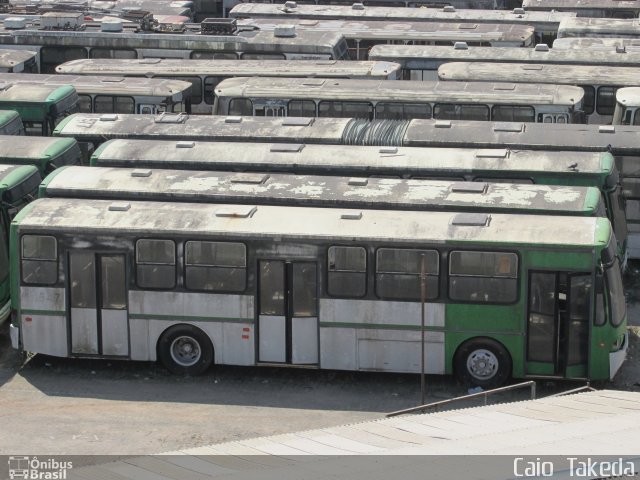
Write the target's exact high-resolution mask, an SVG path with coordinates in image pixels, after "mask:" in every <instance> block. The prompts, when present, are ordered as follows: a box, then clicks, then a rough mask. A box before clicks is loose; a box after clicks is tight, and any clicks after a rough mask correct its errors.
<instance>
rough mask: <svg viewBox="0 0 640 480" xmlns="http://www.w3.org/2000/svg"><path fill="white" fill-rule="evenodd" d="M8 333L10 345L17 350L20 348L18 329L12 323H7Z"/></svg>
mask: <svg viewBox="0 0 640 480" xmlns="http://www.w3.org/2000/svg"><path fill="white" fill-rule="evenodd" d="M9 335H10V336H11V346H12V347H13V348H14V349H16V350H19V349H20V329H19V328H18V327H16V326H15V325H14V324H13V323H11V324H9Z"/></svg>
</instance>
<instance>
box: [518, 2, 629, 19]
mask: <svg viewBox="0 0 640 480" xmlns="http://www.w3.org/2000/svg"><path fill="white" fill-rule="evenodd" d="M522 8H524V9H525V10H529V11H533V12H535V11H550V10H555V11H556V12H576V14H577V15H578V17H594V18H638V14H639V13H640V6H639V5H638V4H637V2H636V1H635V0H580V1H576V0H523V1H522Z"/></svg>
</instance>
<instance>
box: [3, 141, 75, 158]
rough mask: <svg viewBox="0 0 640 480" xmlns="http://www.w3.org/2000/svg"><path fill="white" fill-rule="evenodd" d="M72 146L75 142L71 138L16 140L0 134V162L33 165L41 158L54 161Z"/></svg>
mask: <svg viewBox="0 0 640 480" xmlns="http://www.w3.org/2000/svg"><path fill="white" fill-rule="evenodd" d="M74 147H77V142H76V141H75V140H74V139H73V138H55V137H29V138H28V139H25V141H22V142H16V139H15V137H14V136H11V135H0V162H2V163H19V164H34V165H35V164H36V163H37V162H39V161H40V160H41V159H47V160H49V161H54V160H55V159H56V158H57V157H59V156H60V155H62V154H63V153H65V152H66V151H68V150H69V149H70V148H74Z"/></svg>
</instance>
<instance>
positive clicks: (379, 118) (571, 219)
mask: <svg viewBox="0 0 640 480" xmlns="http://www.w3.org/2000/svg"><path fill="white" fill-rule="evenodd" d="M494 7H495V5H494ZM510 8H511V9H512V11H506V10H505V11H501V12H500V11H481V10H475V11H464V10H458V11H457V10H456V8H452V6H448V7H445V8H444V9H441V8H438V9H429V8H412V6H411V5H406V6H402V7H399V8H395V7H392V8H388V7H374V6H370V5H367V4H354V5H351V6H339V5H333V6H326V5H325V6H317V5H298V4H297V3H295V2H287V4H285V5H274V4H269V3H265V4H261V5H253V4H240V5H237V6H236V7H235V8H233V10H232V11H231V12H230V15H231V16H232V17H233V19H232V20H228V21H225V22H222V21H205V22H202V23H201V24H189V23H182V24H181V25H180V27H179V29H177V31H175V32H173V33H166V32H162V33H161V32H160V31H159V30H157V29H155V30H153V31H149V30H144V29H143V28H139V26H136V25H129V24H127V23H125V22H121V21H119V20H116V21H113V20H108V21H103V22H101V23H100V22H89V23H86V22H84V21H81V20H78V19H76V20H74V17H73V16H72V15H71V16H69V15H67V16H66V17H64V18H63V16H62V15H60V14H55V13H53V14H51V15H49V14H45V15H42V16H41V17H39V18H35V17H34V18H28V19H27V18H25V19H23V20H24V21H23V23H20V22H19V21H18V20H16V19H15V18H13V19H11V20H9V19H5V24H4V30H2V29H0V46H1V47H2V48H9V49H16V48H17V50H16V51H30V52H31V51H33V52H34V53H35V57H34V58H35V62H36V63H35V65H36V67H35V68H34V70H37V71H39V72H42V73H40V74H39V75H40V76H38V77H36V76H34V74H33V73H31V74H28V75H27V76H22V75H21V74H19V73H15V72H14V73H5V74H2V75H6V76H7V77H5V78H4V79H2V78H0V80H3V81H5V82H6V83H7V84H11V85H12V86H13V85H15V87H16V88H14V91H19V90H22V89H24V90H26V89H27V88H26V86H27V85H29V86H30V83H29V82H30V81H31V79H38V83H39V85H40V86H41V87H43V88H44V87H48V86H56V87H57V88H66V89H67V90H68V91H69V92H73V94H74V95H76V100H75V102H74V105H73V106H72V107H70V108H69V109H67V110H66V111H65V113H64V114H62V115H58V116H57V117H55V119H54V120H52V121H51V122H49V123H48V124H47V128H46V129H45V128H42V129H41V130H40V132H39V133H41V134H49V133H52V134H53V136H54V138H53V139H51V138H49V139H46V138H44V139H40V140H41V141H43V142H44V141H45V140H48V141H55V140H57V141H62V140H64V141H67V142H69V145H68V149H67V151H69V152H70V151H71V150H73V152H74V153H73V155H69V158H68V160H69V161H66V162H62V160H60V161H58V162H56V163H53V164H51V163H50V162H48V161H47V162H40V163H38V166H39V167H40V169H38V168H37V167H32V169H33V168H35V173H37V175H38V176H34V177H33V178H32V180H31V183H29V186H28V187H29V188H27V186H26V185H25V187H24V188H23V189H22V190H20V192H21V193H22V195H21V196H20V199H21V201H22V203H20V204H17V203H16V205H17V206H15V207H12V208H11V209H10V210H9V211H7V214H6V219H5V224H4V227H5V230H7V229H8V232H7V233H6V235H7V239H8V240H7V241H8V243H7V244H6V245H5V246H4V248H5V250H6V253H5V256H4V259H5V261H6V263H7V264H8V265H9V268H8V276H7V279H6V282H5V286H6V289H5V298H6V299H8V296H9V293H10V296H11V309H12V312H13V315H12V322H11V327H10V332H11V339H12V344H13V346H14V347H16V348H22V349H24V350H27V351H31V352H38V353H45V354H49V355H55V356H61V357H92V358H96V357H97V358H114V359H133V360H151V361H153V360H160V361H162V363H163V364H164V365H165V366H166V367H167V368H168V369H170V370H171V371H174V372H179V373H188V374H197V373H201V372H203V371H205V370H206V369H207V368H208V367H209V366H210V365H211V364H213V363H218V364H233V365H274V364H275V365H296V366H305V367H311V368H331V369H343V370H375V371H394V372H418V371H420V368H421V366H420V363H421V362H420V352H421V347H422V342H423V341H424V342H425V345H426V352H427V359H426V365H427V373H455V374H456V375H457V376H458V377H459V378H460V379H461V380H462V381H464V382H468V383H473V384H476V385H481V386H483V387H487V386H492V385H497V384H500V383H503V382H504V381H505V380H506V379H507V378H508V377H509V376H513V377H516V378H522V377H545V378H573V379H589V380H595V379H608V378H612V377H613V375H615V373H616V372H617V370H618V369H619V368H620V365H621V363H622V362H623V360H624V358H625V354H626V351H627V348H628V337H627V332H626V309H625V297H624V291H623V286H622V277H621V273H622V270H623V269H624V268H625V265H626V263H627V260H628V259H635V258H640V228H638V226H639V225H640V208H638V205H640V194H636V192H635V190H636V188H635V185H636V183H637V182H638V180H639V179H640V170H639V169H637V168H635V165H636V164H637V161H638V159H639V158H640V151H639V150H640V147H638V142H637V134H638V129H637V127H636V126H635V125H636V122H635V115H636V111H635V109H636V107H637V106H638V102H637V98H638V88H636V87H640V85H637V84H636V83H635V82H636V81H637V80H636V78H637V77H638V76H637V75H635V69H637V68H639V67H638V65H637V64H636V63H634V62H637V61H638V58H637V57H636V55H638V54H637V53H635V50H634V49H635V47H634V45H633V44H632V43H633V42H632V39H631V38H630V37H632V35H633V33H632V32H633V28H631V29H630V30H629V32H631V33H629V34H628V35H627V34H625V35H626V36H627V37H629V38H627V39H622V40H619V41H618V40H612V43H610V44H608V45H609V46H602V47H601V48H600V49H593V51H592V50H589V51H586V50H585V51H584V52H582V53H580V54H579V55H578V56H576V55H575V52H573V51H569V50H567V48H570V47H571V46H570V45H569V46H567V45H565V47H564V49H563V48H561V47H558V49H556V48H555V47H554V48H549V47H550V45H551V44H552V42H555V41H558V42H560V41H565V43H566V41H567V40H568V39H567V37H570V35H571V34H570V28H569V27H571V25H577V24H579V23H580V22H581V21H582V20H589V21H591V20H593V19H584V18H581V17H580V16H579V14H578V13H577V12H530V11H527V10H526V9H525V10H522V8H521V6H517V8H515V9H513V7H510ZM243 12H245V13H243ZM247 12H248V13H247ZM253 12H264V15H262V14H258V13H253ZM314 12H316V13H317V16H314V15H316V13H314ZM445 17H447V18H449V19H450V20H446V19H445ZM61 19H64V20H65V22H66V23H65V24H64V25H63V26H62V25H60V24H59V23H58V24H57V26H56V24H55V22H56V21H57V22H60V21H61ZM454 19H455V20H454ZM480 19H484V20H480ZM620 21H621V22H627V23H629V22H633V20H631V21H629V20H620ZM74 22H76V23H74ZM576 22H577V23H576ZM612 22H613V21H612ZM613 23H615V22H613ZM613 23H612V24H613ZM45 24H47V25H53V26H52V27H50V28H43V26H44V25H45ZM291 25H292V26H291ZM593 25H594V28H595V27H597V26H598V25H597V22H595V23H593ZM62 27H64V28H62ZM625 28H626V27H625ZM178 30H179V31H178ZM601 31H602V30H600V32H601ZM619 31H620V32H624V30H623V29H620V30H619ZM461 42H466V43H461ZM616 42H618V43H616ZM604 43H606V42H603V45H604ZM534 45H535V47H534ZM606 48H609V50H606ZM385 49H386V50H385ZM393 49H396V50H399V51H401V52H406V54H401V55H395V56H394V55H393V54H390V56H389V58H386V59H382V58H378V57H376V55H384V54H385V52H387V53H388V52H392V51H393ZM402 49H406V50H402ZM482 52H484V55H487V57H486V58H491V56H492V55H494V56H495V57H500V58H501V59H502V64H503V65H496V68H489V67H487V66H486V65H484V64H482V63H481V62H482V61H483V60H481V59H479V57H477V59H472V57H473V56H475V55H476V54H478V55H479V54H481V53H482ZM519 52H522V53H519ZM592 52H593V55H592V57H589V58H593V59H594V60H592V61H591V62H589V61H586V60H580V59H581V58H583V59H586V58H587V57H588V56H589V55H591V54H592ZM403 55H405V56H403ZM438 55H441V56H438ZM447 55H449V56H451V57H453V58H448V57H447ZM465 56H466V58H465ZM458 57H459V58H458ZM374 59H375V60H374ZM495 60H496V58H493V61H495ZM420 62H422V63H420ZM452 62H457V63H452ZM461 62H465V63H461ZM582 64H585V65H589V67H584V66H582ZM568 69H571V71H568ZM54 72H56V73H55V74H54ZM532 72H535V73H532ZM9 75H10V77H9ZM535 75H537V76H535ZM463 76H465V78H462V77H463ZM492 76H493V77H492ZM134 77H138V78H134ZM141 77H144V78H141ZM494 77H495V78H494ZM556 77H557V78H558V81H557V82H554V81H553V79H555V78H556ZM529 78H532V79H535V80H534V81H533V82H529V81H526V80H528V79H529ZM5 79H6V80H5ZM412 80H413V81H412ZM545 80H546V81H545ZM153 82H159V83H155V84H154V83H153ZM97 83H99V84H100V85H102V86H104V90H96V89H95V85H96V84H97ZM154 85H155V87H153V88H152V90H151V91H149V90H147V91H146V92H147V96H148V98H147V99H145V100H144V101H143V100H142V95H143V86H144V88H151V86H154ZM161 86H162V87H164V90H163V89H162V88H161ZM11 88H12V87H9V88H7V89H6V90H8V91H11ZM83 88H84V90H83ZM135 88H139V90H135ZM67 90H65V91H67ZM178 91H180V92H182V93H181V96H175V95H177V93H178ZM125 92H127V93H128V96H129V97H132V98H130V99H124V98H123V96H124V93H125ZM0 93H1V92H0ZM134 93H135V95H134ZM168 93H172V95H169V94H168ZM153 94H155V95H156V97H155V98H152V96H153ZM70 95H71V94H70ZM109 95H111V97H110V98H103V97H109ZM163 95H165V97H164V99H163ZM0 99H1V96H0ZM616 99H617V100H616ZM0 106H2V105H1V104H0ZM76 110H82V111H83V112H86V113H75V114H73V115H69V114H70V113H73V112H74V111H76ZM92 112H93V113H92ZM20 113H22V112H20ZM192 113H213V114H215V115H213V116H211V115H192ZM26 114H27V112H26V111H25V113H24V115H26ZM149 114H152V115H149ZM65 116H66V118H63V117H65ZM261 117H263V118H261ZM264 117H285V118H264ZM324 117H328V118H324ZM23 120H24V121H25V127H26V128H27V130H28V131H29V128H31V129H32V130H31V131H33V127H32V126H31V125H30V124H29V123H28V122H30V121H32V120H28V119H27V118H23ZM476 120H482V121H480V122H478V121H476ZM587 121H589V123H594V125H588V124H585V123H586V122H587ZM548 123H552V124H553V126H552V127H551V128H550V126H549V125H546V124H548ZM607 124H610V125H607ZM624 124H626V125H624ZM52 130H53V131H52ZM34 138H36V137H34ZM8 142H9V143H11V140H10V139H9V140H8ZM34 145H35V143H34ZM71 145H72V146H71ZM1 146H2V139H1V138H0V158H2V152H1ZM80 152H82V153H80ZM71 156H73V157H74V158H75V160H71V159H70V158H71ZM80 158H82V160H79V159H80ZM44 163H47V165H48V166H47V167H46V169H45V170H43V166H44ZM78 163H82V165H78ZM63 165H66V166H64V167H63ZM54 166H55V167H62V168H55V169H53V167H54ZM51 169H53V171H49V170H51ZM32 171H33V170H32ZM45 174H46V175H47V176H46V178H45V177H44V175H45ZM621 176H622V178H621ZM36 189H37V191H38V194H37V196H38V197H40V198H39V199H37V200H35V201H32V202H30V203H28V202H29V201H30V200H31V199H32V197H34V196H36V195H35V194H34V190H36ZM20 192H18V191H16V192H14V194H13V197H11V198H16V199H17V198H18V193H20ZM7 198H9V197H7ZM625 202H626V205H625ZM20 207H22V209H21V210H20ZM18 210H20V211H19V212H18ZM9 222H11V223H10V224H9ZM0 253H1V252H0ZM423 313H424V318H425V320H426V324H425V326H421V323H420V322H421V317H422V316H423V315H422V314H423ZM4 314H8V306H7V305H6V303H5V309H4ZM423 335H424V340H421V338H422V336H423Z"/></svg>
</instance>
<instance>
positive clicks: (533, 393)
mask: <svg viewBox="0 0 640 480" xmlns="http://www.w3.org/2000/svg"><path fill="white" fill-rule="evenodd" d="M525 387H529V389H530V391H531V400H535V398H536V382H534V381H533V380H529V381H528V382H522V383H516V384H515V385H508V386H506V387H500V388H493V389H491V390H484V391H482V392H478V393H472V394H469V395H462V396H461V397H455V398H449V399H447V400H441V401H439V402H433V403H427V404H425V405H419V406H417V407H412V408H407V409H404V410H398V411H396V412H391V413H387V415H386V417H387V418H388V417H396V416H398V415H405V414H407V413H416V412H422V411H424V410H427V409H429V408H435V409H436V410H437V409H438V407H441V406H443V405H449V404H451V403H454V402H459V401H461V400H471V399H474V398H480V397H484V404H485V405H486V404H487V397H488V396H489V395H493V394H494V393H501V392H508V391H510V390H518V389H520V388H525ZM581 388H582V389H584V388H586V387H581ZM589 388H591V387H589ZM576 390H578V389H576ZM565 393H569V392H565Z"/></svg>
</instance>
